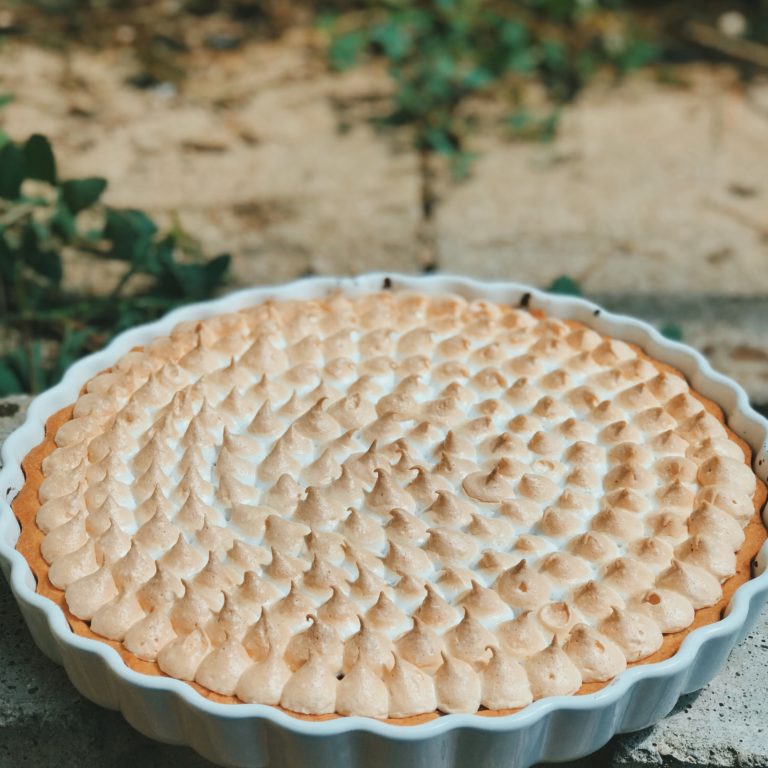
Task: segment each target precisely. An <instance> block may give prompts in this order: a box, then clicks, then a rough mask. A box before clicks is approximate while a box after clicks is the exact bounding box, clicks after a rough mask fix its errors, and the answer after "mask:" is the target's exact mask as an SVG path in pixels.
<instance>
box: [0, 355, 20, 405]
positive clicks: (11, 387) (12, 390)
mask: <svg viewBox="0 0 768 768" xmlns="http://www.w3.org/2000/svg"><path fill="white" fill-rule="evenodd" d="M23 391H24V390H23V387H22V386H21V382H20V381H19V377H18V376H17V375H16V374H15V373H14V371H13V369H12V368H11V367H10V365H8V363H7V362H6V361H5V359H4V358H0V397H6V396H7V395H15V394H16V393H18V392H23Z"/></svg>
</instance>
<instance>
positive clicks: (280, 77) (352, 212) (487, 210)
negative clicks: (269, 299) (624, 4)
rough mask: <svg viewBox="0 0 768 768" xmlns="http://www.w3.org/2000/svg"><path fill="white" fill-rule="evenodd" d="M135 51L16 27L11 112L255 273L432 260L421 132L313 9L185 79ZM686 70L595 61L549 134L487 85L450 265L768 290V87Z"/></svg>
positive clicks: (13, 121) (75, 277) (606, 283)
mask: <svg viewBox="0 0 768 768" xmlns="http://www.w3.org/2000/svg"><path fill="white" fill-rule="evenodd" d="M65 61H66V66H65ZM135 66H136V63H135V62H134V61H132V60H131V58H130V55H129V54H128V53H127V52H126V51H125V50H122V49H112V50H106V51H95V50H83V49H80V48H77V47H72V48H69V49H68V50H67V52H66V54H64V53H59V52H55V51H51V50H41V49H39V48H36V47H34V46H32V45H30V44H28V43H24V42H23V41H17V42H9V43H8V44H7V45H6V46H4V47H3V49H2V51H0V91H13V92H14V93H15V96H16V98H15V100H14V102H13V103H12V104H10V105H8V106H7V107H5V109H4V110H3V123H4V130H6V131H7V132H8V133H9V134H10V135H11V136H12V137H14V138H18V139H24V138H26V137H27V136H28V135H29V134H31V133H35V132H38V131H40V130H45V132H46V133H47V134H48V135H49V136H50V137H51V138H52V140H53V142H54V145H55V147H56V153H57V158H58V161H59V165H60V168H61V170H62V174H63V175H64V176H74V175H93V174H97V175H103V176H105V177H106V178H107V179H108V180H109V184H110V186H109V188H108V190H107V194H106V197H105V199H106V200H107V201H108V202H109V203H111V204H112V205H115V206H127V207H136V206H139V207H142V208H144V209H146V210H147V211H148V212H150V213H151V214H152V215H154V216H156V217H157V218H158V220H159V221H161V223H163V224H169V223H170V222H171V221H173V220H174V218H175V219H176V220H177V221H178V222H179V223H180V224H181V226H183V227H184V228H185V230H186V231H188V232H189V233H191V234H192V235H194V236H196V237H199V238H200V239H201V241H202V243H203V245H204V247H205V249H206V250H207V251H208V252H218V251H221V250H227V251H231V252H232V255H233V269H232V278H233V282H236V283H238V284H249V283H253V282H275V281H280V280H286V279H290V278H292V277H296V276H298V275H300V274H303V273H305V272H306V271H308V270H312V271H315V272H319V273H323V274H327V273H346V272H361V271H365V270H369V269H373V268H384V269H399V270H404V271H416V270H418V269H419V268H420V259H421V257H422V256H423V251H424V245H423V241H422V239H421V238H420V234H424V232H422V231H421V229H420V226H419V223H420V216H421V214H420V209H419V208H420V186H421V178H420V173H419V168H418V163H417V159H416V156H415V153H414V152H413V150H412V142H411V141H410V137H409V136H408V134H407V133H402V134H397V133H394V134H393V133H391V132H390V133H388V134H386V135H382V134H381V133H377V132H376V131H375V130H374V128H373V127H372V126H371V124H370V120H371V118H372V117H375V116H377V115H378V116H380V115H381V114H383V113H384V112H386V110H387V100H386V96H387V93H388V91H389V89H390V84H389V81H388V78H387V76H386V73H385V72H384V71H383V70H382V69H381V68H377V67H375V66H370V67H364V68H360V69H355V70H352V71H349V72H345V73H341V74H331V73H329V72H328V70H327V67H326V66H325V63H324V59H323V56H322V53H321V51H320V47H319V46H318V45H317V41H316V39H315V38H313V36H312V34H311V33H306V32H303V33H302V32H301V31H299V32H298V33H296V34H293V35H292V36H290V37H288V38H285V39H283V40H279V41H270V42H264V41H261V42H254V41H247V42H244V44H243V46H242V47H241V48H240V49H238V51H237V52H236V53H230V54H222V53H219V54H213V53H212V52H210V51H208V52H206V53H205V54H201V55H197V56H194V57H191V58H190V60H189V61H187V62H185V67H186V69H187V75H188V76H187V78H186V79H185V80H184V81H183V82H180V83H179V84H178V85H175V86H172V87H171V86H170V85H169V84H167V83H166V84H164V86H163V87H158V88H150V89H145V90H139V89H136V88H134V87H132V86H131V85H129V83H128V80H129V78H130V76H131V75H132V74H135ZM674 75H675V77H676V78H677V80H678V86H677V87H672V86H670V85H665V84H662V83H659V82H658V81H656V80H655V79H654V78H653V76H652V74H651V73H640V74H637V75H633V76H632V77H629V78H628V79H627V80H626V81H624V82H623V83H621V84H620V85H616V84H606V83H605V82H595V84H594V85H592V86H591V87H590V88H589V89H587V90H586V91H585V92H584V93H583V94H582V95H581V96H580V97H579V99H578V100H577V102H576V103H575V104H573V105H569V106H568V108H567V109H565V110H564V111H563V115H562V121H561V125H560V130H559V131H558V134H557V136H556V137H555V139H554V140H553V141H552V142H543V143H542V142H535V141H527V142H524V141H512V140H510V139H509V137H508V136H505V135H504V131H503V130H502V129H500V128H499V125H500V124H503V122H504V121H503V117H504V114H503V113H500V110H502V109H503V107H502V106H499V105H495V104H487V103H485V104H482V105H480V107H479V111H480V113H481V116H480V117H481V119H480V120H479V128H478V133H477V134H476V135H475V134H473V136H472V138H471V147H470V148H471V149H472V150H473V151H476V152H477V153H478V155H479V158H478V161H477V163H476V164H475V165H474V166H473V168H472V172H471V175H470V177H469V179H468V180H466V181H464V182H462V183H460V184H450V183H441V184H440V185H439V186H440V189H439V190H438V191H439V205H438V206H437V209H436V221H435V223H434V228H435V231H436V237H437V250H438V256H439V262H440V264H441V266H442V268H443V269H445V270H449V271H455V272H460V273H464V274H472V275H474V276H477V277H481V276H482V277H488V278H497V279H498V278H514V279H518V280H521V281H528V282H533V283H535V284H538V285H547V284H548V283H549V282H551V280H552V279H553V278H555V277H557V276H558V275H560V274H563V273H567V274H570V275H571V276H573V277H576V278H578V279H580V280H581V281H582V282H583V283H584V285H585V287H586V289H587V290H589V291H591V292H601V291H621V290H624V291H629V290H643V291H656V290H664V291H670V290H672V291H686V290H692V291H699V292H706V291H711V292H718V293H729V294H732V295H737V294H740V293H745V294H755V293H758V292H766V291H768V271H767V270H765V269H764V266H763V265H764V260H765V256H766V244H765V234H766V226H767V225H766V223H765V222H766V221H768V187H767V186H766V181H765V180H766V178H768V130H766V128H768V117H767V114H768V113H766V111H765V110H764V109H762V108H760V107H759V103H760V102H759V99H758V97H757V96H756V95H755V94H758V93H760V92H761V91H759V89H757V86H755V87H753V88H752V91H751V92H750V91H749V90H748V89H746V88H745V87H743V86H742V84H741V83H740V82H739V79H738V76H737V74H736V73H735V72H734V71H733V70H732V69H729V68H727V67H724V66H709V65H707V66H704V65H699V66H692V67H689V68H678V69H675V71H674ZM763 88H765V86H763ZM494 109H495V110H496V111H495V112H494V111H493V110H494ZM484 110H490V111H491V112H493V114H492V115H490V116H489V117H488V119H485V116H484ZM629 147H631V150H630V149H628V148H629ZM81 266H82V269H80V270H68V271H67V280H69V281H72V282H78V283H80V284H83V283H84V284H86V285H93V286H94V287H95V288H99V287H100V284H101V288H102V289H103V287H104V285H106V283H105V271H104V270H99V271H98V272H97V271H94V270H91V269H88V268H87V265H81ZM110 266H116V267H117V268H118V269H119V268H121V265H110ZM105 269H106V268H105Z"/></svg>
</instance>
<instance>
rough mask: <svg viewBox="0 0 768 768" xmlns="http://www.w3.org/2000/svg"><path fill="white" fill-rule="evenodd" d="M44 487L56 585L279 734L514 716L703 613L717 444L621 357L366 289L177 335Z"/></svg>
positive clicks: (522, 325) (62, 435)
mask: <svg viewBox="0 0 768 768" xmlns="http://www.w3.org/2000/svg"><path fill="white" fill-rule="evenodd" d="M55 444H56V446H57V447H56V449H55V450H54V451H53V452H52V453H51V454H50V455H49V456H47V457H46V458H45V460H44V463H43V475H44V480H43V482H42V483H41V485H40V488H39V494H40V501H41V505H40V508H39V511H38V514H37V522H38V527H39V528H40V529H41V531H42V532H43V533H44V534H45V535H44V538H43V540H42V544H41V554H42V556H43V558H44V559H45V560H46V562H48V563H49V564H50V568H49V571H48V576H49V579H50V581H51V583H52V584H53V585H54V586H55V587H57V588H59V589H61V590H63V591H64V599H65V600H66V602H67V605H68V607H69V609H70V611H71V612H72V613H73V615H75V616H77V617H78V618H80V619H82V620H84V621H87V622H90V627H91V630H92V631H93V632H94V633H96V634H98V635H101V636H103V637H106V638H108V639H111V640H115V641H118V642H122V643H123V645H124V647H125V648H126V650H127V651H129V652H130V653H133V654H134V655H136V656H138V657H140V658H142V659H146V660H147V661H156V662H157V663H158V665H159V667H160V669H161V670H162V671H163V672H164V673H165V674H168V675H171V676H173V677H177V678H179V679H182V680H194V681H196V682H197V683H198V684H200V685H202V686H204V687H206V688H208V689H209V690H211V691H214V692H217V693H219V694H223V695H235V696H237V697H238V698H240V699H241V700H243V701H249V702H258V703H262V704H270V705H280V706H282V707H285V708H287V709H290V710H293V711H295V712H302V713H307V714H329V713H333V712H337V713H339V714H345V715H346V714H348V715H364V716H368V717H378V718H383V717H407V716H410V715H416V714H422V713H425V712H432V711H434V710H435V709H438V710H439V711H441V712H474V711H476V710H477V709H478V708H479V707H480V706H485V707H487V708H489V709H503V708H517V707H522V706H525V705H526V704H528V703H530V701H531V700H532V699H534V698H541V697H543V696H549V695H561V694H570V693H573V692H574V691H576V690H577V689H578V688H579V686H580V685H581V683H582V682H603V681H607V680H610V679H611V678H613V677H615V676H616V675H617V674H619V673H620V672H621V670H622V669H624V667H625V666H626V664H627V663H628V662H633V661H638V660H641V659H643V658H646V657H647V656H648V655H650V654H652V653H654V652H655V650H656V649H657V648H658V647H659V645H660V644H661V640H662V633H669V632H678V631H681V630H683V629H685V628H686V627H688V626H689V625H690V624H691V623H692V622H693V619H694V611H695V610H696V609H698V608H701V607H704V606H710V605H714V604H715V603H716V602H717V601H718V600H719V599H720V597H721V594H722V587H721V582H722V581H724V580H725V579H727V578H728V577H729V576H730V575H731V574H732V573H733V572H734V569H735V555H734V553H735V552H737V551H738V550H739V548H740V547H741V546H742V544H743V541H744V531H743V529H744V526H745V525H746V523H747V522H748V521H749V520H750V519H751V518H752V516H753V514H754V505H753V496H754V493H755V489H756V480H755V476H754V473H753V472H752V471H751V469H750V467H749V466H748V465H747V464H746V463H745V462H744V460H743V452H742V451H741V448H740V446H739V444H738V443H737V442H736V441H734V440H732V439H730V437H729V433H728V431H727V429H726V427H725V426H724V424H723V423H722V422H721V421H720V419H719V418H717V416H716V415H714V414H713V413H710V412H709V410H707V409H706V408H705V406H704V404H703V403H702V401H701V399H700V398H699V397H698V396H697V395H695V393H693V392H692V391H691V390H690V388H689V387H688V384H687V382H686V381H685V379H683V378H682V377H681V376H679V375H676V374H675V373H671V372H666V371H664V372H659V369H658V368H657V366H656V365H654V364H653V362H652V361H649V360H648V359H646V358H645V357H643V356H642V355H641V354H640V353H639V352H638V351H637V350H636V349H635V348H634V347H633V346H631V345H628V344H626V343H624V342H621V341H618V340H615V339H610V338H605V337H602V336H600V335H599V334H598V333H596V332H594V331H592V330H590V329H587V328H583V327H578V326H574V325H573V324H570V323H565V322H563V321H559V320H555V319H552V318H541V317H538V316H537V315H534V314H530V313H528V312H527V311H525V310H522V309H515V308H512V307H507V306H502V305H500V304H498V305H497V304H493V303H492V302H486V301H472V302H469V301H466V300H464V299H461V298H459V297H432V298H430V297H427V296H422V295H418V294H408V293H400V292H397V291H385V292H382V293H380V294H375V295H368V296H359V297H344V296H342V295H341V294H334V295H331V296H329V297H326V298H324V299H316V300H312V301H269V302H266V303H264V304H261V305H259V306H255V307H249V308H245V309H243V310H241V311H239V312H236V313H232V314H229V315H220V316H216V317H211V318H207V319H204V320H201V321H200V322H197V323H186V324H182V325H181V326H179V327H178V328H176V329H174V330H173V331H172V333H171V335H170V336H169V337H168V338H167V339H158V340H156V341H153V342H151V343H150V344H149V345H148V346H147V347H146V348H145V349H140V350H133V351H132V352H129V353H128V354H127V355H125V356H124V357H123V358H122V359H121V360H120V361H117V362H116V363H115V365H114V366H113V367H112V369H111V370H110V371H109V372H107V373H103V374H99V375H98V376H96V377H94V379H92V380H91V382H89V383H88V384H87V385H86V387H85V388H84V390H83V393H82V395H81V397H80V398H79V400H78V402H77V403H76V404H75V406H74V415H73V418H72V419H70V420H69V421H67V422H66V423H65V424H64V425H63V426H61V427H60V428H59V430H58V432H57V434H56V436H55Z"/></svg>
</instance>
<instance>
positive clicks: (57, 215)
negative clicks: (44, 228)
mask: <svg viewBox="0 0 768 768" xmlns="http://www.w3.org/2000/svg"><path fill="white" fill-rule="evenodd" d="M48 224H49V226H50V227H51V229H52V230H53V231H54V232H55V233H56V234H57V235H58V236H59V237H61V238H62V239H63V240H64V241H66V242H69V241H70V240H72V239H73V238H74V237H76V236H77V225H76V222H75V217H74V216H73V214H72V212H71V211H70V210H69V208H68V207H67V206H66V205H64V203H63V201H62V200H58V201H57V203H56V210H55V211H54V212H53V216H51V218H50V219H49V221H48Z"/></svg>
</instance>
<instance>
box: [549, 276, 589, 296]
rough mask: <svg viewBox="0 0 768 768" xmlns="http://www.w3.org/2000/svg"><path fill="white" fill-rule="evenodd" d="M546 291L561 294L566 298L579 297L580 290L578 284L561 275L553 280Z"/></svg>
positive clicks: (570, 278)
mask: <svg viewBox="0 0 768 768" xmlns="http://www.w3.org/2000/svg"><path fill="white" fill-rule="evenodd" d="M547 290H548V291H549V292H550V293H563V294H566V295H568V296H581V295H582V294H581V288H580V286H579V284H578V283H577V282H576V281H575V280H574V279H573V278H572V277H568V276H567V275H561V276H560V277H557V278H555V279H554V280H553V281H552V283H551V284H550V286H549V288H547Z"/></svg>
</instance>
